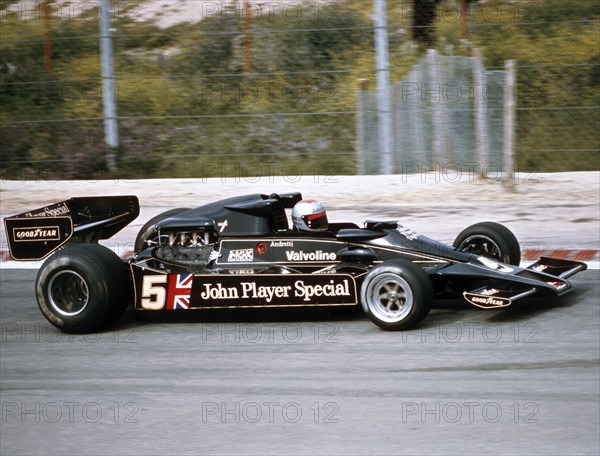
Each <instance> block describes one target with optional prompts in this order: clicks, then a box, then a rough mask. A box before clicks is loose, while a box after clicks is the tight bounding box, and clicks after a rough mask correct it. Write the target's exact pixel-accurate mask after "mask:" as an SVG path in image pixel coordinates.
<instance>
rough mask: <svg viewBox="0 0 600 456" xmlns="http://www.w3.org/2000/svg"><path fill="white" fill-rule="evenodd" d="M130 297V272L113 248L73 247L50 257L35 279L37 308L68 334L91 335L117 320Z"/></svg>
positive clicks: (90, 245) (93, 245) (89, 245)
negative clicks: (128, 275)
mask: <svg viewBox="0 0 600 456" xmlns="http://www.w3.org/2000/svg"><path fill="white" fill-rule="evenodd" d="M130 296H131V287H130V284H129V280H128V277H127V269H126V266H125V264H124V263H123V261H122V260H121V259H120V258H119V257H118V256H117V255H116V254H115V253H114V252H113V251H112V250H110V249H108V248H107V247H104V246H101V245H98V244H70V245H67V246H66V247H64V248H63V249H61V250H58V251H57V252H55V253H54V254H52V255H51V256H50V258H48V259H47V260H46V261H45V262H44V264H43V265H42V267H41V268H40V270H39V272H38V275H37V278H36V297H37V301H38V306H39V308H40V310H41V311H42V314H43V315H44V317H46V319H47V320H48V321H49V322H50V323H51V324H53V325H54V326H56V327H57V328H59V329H60V330H62V331H65V332H68V333H89V332H93V331H96V330H99V329H101V328H102V327H103V326H105V325H107V324H108V323H110V322H112V321H114V320H116V319H117V318H118V317H119V316H120V315H121V314H122V313H123V311H124V310H125V307H126V306H127V304H128V303H129V300H130V299H129V298H130Z"/></svg>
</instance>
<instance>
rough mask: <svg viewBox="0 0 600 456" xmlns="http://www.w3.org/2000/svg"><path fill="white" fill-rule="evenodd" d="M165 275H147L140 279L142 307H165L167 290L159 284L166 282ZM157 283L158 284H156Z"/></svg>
mask: <svg viewBox="0 0 600 456" xmlns="http://www.w3.org/2000/svg"><path fill="white" fill-rule="evenodd" d="M167 277H168V276H167V275H148V276H144V278H143V281H142V300H141V302H140V303H141V305H142V309H146V310H161V309H163V308H164V307H165V301H166V300H167V290H166V289H165V287H163V286H160V284H163V283H167ZM157 285H158V286H157Z"/></svg>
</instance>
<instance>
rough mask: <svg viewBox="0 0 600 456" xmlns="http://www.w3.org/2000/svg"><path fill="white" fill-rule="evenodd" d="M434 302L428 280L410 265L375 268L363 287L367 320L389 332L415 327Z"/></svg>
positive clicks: (389, 263)
mask: <svg viewBox="0 0 600 456" xmlns="http://www.w3.org/2000/svg"><path fill="white" fill-rule="evenodd" d="M432 301H433V287H432V285H431V280H430V279H429V276H428V275H427V273H426V272H425V271H423V269H422V268H420V267H419V266H416V265H414V264H413V263H411V262H409V261H387V262H385V263H383V264H381V265H379V266H376V267H374V268H373V269H371V271H369V273H368V274H367V276H366V277H365V279H364V281H363V284H362V287H361V303H362V306H363V308H364V310H365V313H366V314H367V317H369V319H370V320H371V321H372V322H373V323H375V324H376V325H377V326H379V327H380V328H382V329H385V330H388V331H401V330H405V329H411V328H413V327H414V326H416V325H417V324H418V323H419V322H420V321H421V320H423V318H425V316H426V315H427V314H428V313H429V310H430V309H431V303H432Z"/></svg>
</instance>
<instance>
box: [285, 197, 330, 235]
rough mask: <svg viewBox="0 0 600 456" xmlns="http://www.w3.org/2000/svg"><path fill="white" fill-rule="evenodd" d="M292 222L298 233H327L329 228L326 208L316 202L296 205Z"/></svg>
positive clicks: (303, 201) (303, 202)
mask: <svg viewBox="0 0 600 456" xmlns="http://www.w3.org/2000/svg"><path fill="white" fill-rule="evenodd" d="M292 222H293V223H294V227H295V228H296V229H297V230H298V231H325V230H327V228H328V227H329V224H328V222H327V213H326V212H325V208H324V207H323V205H322V204H321V203H319V202H318V201H315V200H302V201H299V202H298V203H296V205H295V206H294V208H293V209H292Z"/></svg>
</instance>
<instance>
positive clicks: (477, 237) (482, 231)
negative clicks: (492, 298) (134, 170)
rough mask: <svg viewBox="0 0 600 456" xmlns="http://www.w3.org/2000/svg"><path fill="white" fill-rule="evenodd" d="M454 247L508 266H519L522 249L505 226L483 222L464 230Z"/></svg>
mask: <svg viewBox="0 0 600 456" xmlns="http://www.w3.org/2000/svg"><path fill="white" fill-rule="evenodd" d="M453 246H454V247H455V248H457V249H458V250H461V251H463V252H470V253H475V254H477V255H483V256H485V257H488V258H492V259H494V260H497V261H500V262H502V263H506V264H512V265H514V266H519V264H520V263H521V247H520V246H519V241H517V238H516V237H515V235H514V234H513V232H512V231H510V230H509V229H508V228H506V227H505V226H504V225H501V224H499V223H495V222H481V223H476V224H475V225H471V226H469V227H467V228H465V229H464V230H462V231H461V232H460V233H459V235H458V236H457V237H456V239H455V240H454V244H453Z"/></svg>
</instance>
